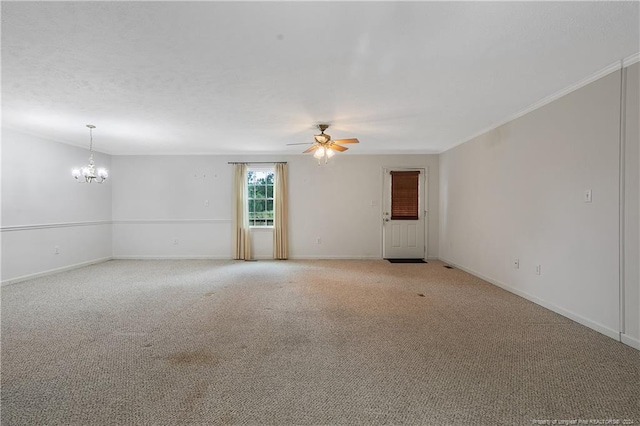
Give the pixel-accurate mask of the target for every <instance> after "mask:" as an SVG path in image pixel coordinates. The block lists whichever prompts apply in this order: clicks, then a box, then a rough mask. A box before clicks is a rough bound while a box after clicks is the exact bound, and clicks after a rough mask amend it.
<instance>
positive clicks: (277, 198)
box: [273, 163, 289, 259]
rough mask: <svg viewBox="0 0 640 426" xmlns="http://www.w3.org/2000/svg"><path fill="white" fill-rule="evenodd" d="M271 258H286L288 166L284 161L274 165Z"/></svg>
mask: <svg viewBox="0 0 640 426" xmlns="http://www.w3.org/2000/svg"><path fill="white" fill-rule="evenodd" d="M275 166H276V167H275V176H274V177H275V187H274V201H273V204H274V210H275V211H274V216H275V217H274V220H273V258H274V259H287V258H288V257H289V247H288V244H287V228H288V226H289V202H288V201H287V181H288V168H287V164H286V163H276V165H275Z"/></svg>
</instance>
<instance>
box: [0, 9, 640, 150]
mask: <svg viewBox="0 0 640 426" xmlns="http://www.w3.org/2000/svg"><path fill="white" fill-rule="evenodd" d="M1 13H2V114H3V117H2V122H3V126H5V127H7V128H12V129H17V130H19V131H23V132H27V133H31V134H36V135H41V136H44V137H47V138H49V139H53V140H58V141H61V142H65V143H70V144H74V145H80V146H87V144H88V130H87V129H86V128H85V124H88V123H91V124H94V125H96V126H97V128H96V129H95V130H94V144H95V147H96V149H97V150H99V151H103V152H107V153H113V154H139V153H156V154H175V153H185V154H187V153H190V154H194V153H214V154H226V153H228V154H231V153H234V154H236V153H271V154H275V153H289V154H295V153H299V152H301V151H302V150H303V149H304V147H300V146H293V147H292V146H289V147H287V146H286V144H287V143H296V142H311V141H312V135H313V134H314V133H317V131H316V130H315V129H314V125H315V124H317V123H321V122H327V123H330V124H331V125H332V126H331V128H330V129H329V131H328V132H327V133H329V134H331V135H332V136H333V138H334V139H335V138H346V137H357V138H359V139H360V142H361V143H360V144H359V145H351V146H350V148H351V149H350V151H349V153H353V154H358V153H390V152H394V153H429V152H441V151H443V150H446V149H448V148H450V147H452V146H455V145H457V144H459V143H460V142H463V141H465V140H467V139H469V138H470V137H472V136H474V135H476V134H477V133H478V132H481V131H483V130H486V129H488V128H490V127H492V126H493V125H495V124H497V123H500V122H502V121H504V120H505V119H507V118H508V117H511V116H513V115H514V114H517V113H518V112H520V111H522V110H525V109H526V108H528V107H529V106H531V105H532V104H535V103H536V102H538V101H540V100H541V99H543V98H545V97H547V96H550V95H553V94H555V93H558V92H559V91H561V90H563V89H565V88H566V87H568V86H571V85H573V84H575V83H576V82H579V81H581V80H583V79H585V78H587V77H589V76H591V75H593V74H594V73H597V72H598V71H600V70H602V69H603V68H605V67H607V66H610V65H611V64H612V63H615V62H616V61H619V60H621V59H623V58H627V57H629V56H631V55H634V54H636V53H638V52H639V51H640V48H639V44H640V41H639V39H640V33H639V27H640V24H639V22H640V12H639V3H638V2H635V1H634V2H542V3H539V2H538V3H536V2H524V3H523V2H476V3H471V2H424V3H417V2H348V3H347V2H299V3H296V2H257V3H256V2H235V3H234V2H25V3H19V2H6V1H3V2H2V10H1Z"/></svg>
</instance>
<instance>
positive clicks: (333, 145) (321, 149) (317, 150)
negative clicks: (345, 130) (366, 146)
mask: <svg viewBox="0 0 640 426" xmlns="http://www.w3.org/2000/svg"><path fill="white" fill-rule="evenodd" d="M328 128H329V125H328V124H318V129H319V130H320V134H319V135H314V138H315V141H314V142H311V143H312V145H311V146H310V147H309V148H308V149H306V150H305V151H303V152H302V153H303V154H306V153H308V152H313V157H314V158H316V159H318V164H320V160H321V159H322V158H324V162H325V163H326V162H327V161H329V158H331V157H333V156H334V155H335V154H336V151H338V152H344V151H346V150H347V149H349V148H347V147H346V146H342V144H347V143H359V141H358V139H356V138H350V139H336V140H332V139H331V135H328V134H326V133H325V132H324V131H325V130H327V129H328ZM287 145H308V143H290V144H287Z"/></svg>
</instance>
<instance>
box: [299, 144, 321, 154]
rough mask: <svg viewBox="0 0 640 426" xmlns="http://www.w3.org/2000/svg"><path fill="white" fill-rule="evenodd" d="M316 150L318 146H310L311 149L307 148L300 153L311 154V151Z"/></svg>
mask: <svg viewBox="0 0 640 426" xmlns="http://www.w3.org/2000/svg"><path fill="white" fill-rule="evenodd" d="M316 149H318V145H313V146H311V147H309V148H307V149H306V150H305V151H302V153H303V154H306V153H307V152H313V151H315V150H316Z"/></svg>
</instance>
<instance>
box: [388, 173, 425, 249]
mask: <svg viewBox="0 0 640 426" xmlns="http://www.w3.org/2000/svg"><path fill="white" fill-rule="evenodd" d="M394 170H396V171H403V172H404V171H415V170H419V171H420V172H421V174H424V178H423V179H422V185H423V188H422V191H418V205H420V197H422V208H423V214H424V257H423V259H427V256H428V253H429V238H428V237H429V168H428V167H427V166H415V167H408V166H400V167H392V166H382V173H381V175H380V178H381V179H380V189H381V196H380V200H381V202H380V234H381V235H380V258H381V259H384V254H385V253H384V246H385V244H384V243H385V235H384V217H383V213H384V203H385V199H384V196H385V193H384V189H385V188H384V178H385V175H386V173H387V172H388V171H394Z"/></svg>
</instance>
